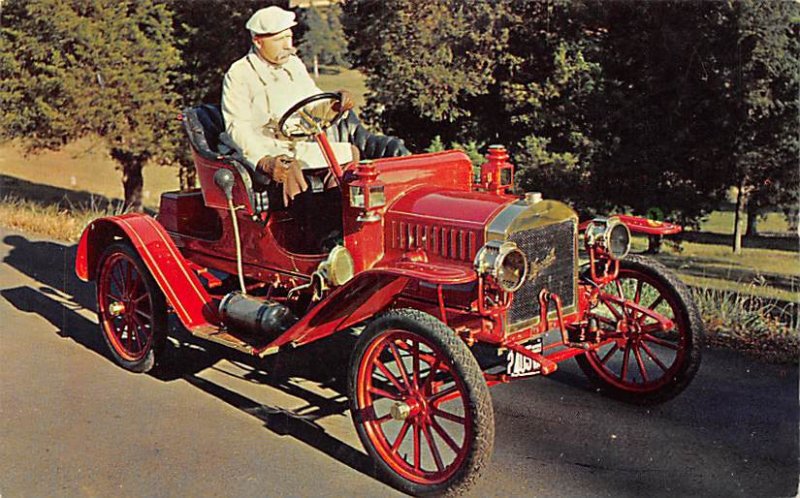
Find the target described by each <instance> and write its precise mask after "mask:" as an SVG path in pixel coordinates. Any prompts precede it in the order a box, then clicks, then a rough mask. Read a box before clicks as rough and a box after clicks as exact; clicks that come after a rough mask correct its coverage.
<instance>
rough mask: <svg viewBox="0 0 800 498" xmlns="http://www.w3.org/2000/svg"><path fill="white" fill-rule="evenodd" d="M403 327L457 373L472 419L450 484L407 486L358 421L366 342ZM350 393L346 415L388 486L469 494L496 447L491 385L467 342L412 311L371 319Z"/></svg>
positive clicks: (418, 492)
mask: <svg viewBox="0 0 800 498" xmlns="http://www.w3.org/2000/svg"><path fill="white" fill-rule="evenodd" d="M391 329H402V330H404V331H407V332H412V333H414V334H417V335H419V336H422V337H424V338H425V339H426V340H428V341H430V342H431V343H432V344H434V345H435V346H437V347H438V348H439V349H440V351H441V352H442V353H443V354H444V355H446V356H447V359H448V360H449V361H450V362H451V364H452V365H453V368H454V370H455V371H456V373H457V374H458V375H459V376H460V377H461V379H462V380H463V382H464V385H465V387H466V391H467V395H468V398H469V399H468V400H466V401H467V406H468V409H469V410H470V414H471V416H472V420H473V421H474V427H473V433H472V436H473V437H472V440H471V441H470V442H469V444H470V446H471V451H470V453H469V454H468V455H467V457H466V458H465V460H464V462H463V464H462V467H461V468H460V469H459V470H458V471H456V473H455V474H453V476H451V477H450V478H449V479H448V480H446V481H444V482H442V483H440V484H437V485H423V484H418V483H414V482H411V481H409V480H407V479H405V478H403V477H402V476H400V475H399V474H397V473H396V472H395V471H394V470H393V469H392V468H391V467H390V466H389V465H388V464H387V463H386V462H385V461H384V460H383V459H382V458H381V457H380V456H379V454H378V452H377V451H376V449H375V448H374V447H373V445H372V441H371V440H370V438H369V436H368V435H367V433H366V431H365V429H364V427H363V425H362V423H361V421H360V419H359V409H358V406H357V400H356V391H357V386H356V382H357V377H358V371H359V365H360V363H361V360H362V358H363V356H364V354H365V351H366V350H367V347H368V346H369V345H370V343H371V342H372V341H373V340H374V339H375V338H376V337H377V336H379V335H380V334H381V333H382V332H384V331H386V330H391ZM348 390H349V397H350V411H351V413H352V415H353V423H354V424H355V427H356V431H357V432H358V437H359V439H360V440H361V443H362V444H363V446H364V448H366V450H367V452H368V453H369V455H370V457H372V459H373V461H374V462H375V465H376V466H377V469H378V470H379V472H380V473H381V475H382V476H383V477H384V478H385V479H386V481H387V482H389V483H390V484H391V485H392V486H394V487H395V488H397V489H399V490H400V491H402V492H404V493H407V494H410V495H413V496H430V495H448V496H455V495H460V494H463V493H464V492H465V491H467V490H468V489H469V488H470V487H472V485H473V484H474V483H475V482H476V481H477V480H478V478H479V477H480V473H481V472H482V470H483V468H484V467H485V466H486V464H487V462H488V461H489V459H490V458H491V455H492V451H493V447H494V411H493V408H492V399H491V395H490V394H489V387H488V386H487V385H486V382H485V381H484V378H483V372H482V371H481V368H480V366H479V365H478V362H477V360H476V359H475V357H474V356H473V355H472V353H471V352H470V350H469V348H467V346H466V344H464V342H463V341H462V340H461V339H460V338H459V337H458V336H457V335H456V334H455V332H453V330H452V329H450V328H449V327H447V325H445V324H444V323H442V322H441V321H439V320H438V319H436V318H434V317H433V316H431V315H429V314H427V313H424V312H421V311H418V310H415V309H396V310H391V311H388V312H386V313H384V314H382V315H380V316H379V317H378V318H376V319H375V320H373V321H372V322H371V323H370V324H369V325H368V326H367V327H366V329H365V330H364V331H363V332H362V333H361V335H360V336H359V338H358V341H357V342H356V346H355V348H354V350H353V354H352V356H351V360H350V368H349V376H348Z"/></svg>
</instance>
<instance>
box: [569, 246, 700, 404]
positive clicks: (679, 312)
mask: <svg viewBox="0 0 800 498" xmlns="http://www.w3.org/2000/svg"><path fill="white" fill-rule="evenodd" d="M623 270H632V271H636V272H640V273H643V274H645V275H647V276H649V277H650V278H652V279H654V280H656V281H657V282H659V284H660V285H662V286H663V287H664V288H665V289H666V290H667V291H669V292H670V293H671V294H672V295H673V296H674V297H675V299H676V303H675V304H676V305H677V309H675V310H673V311H674V312H675V318H676V321H679V322H681V323H682V324H683V325H684V326H685V327H686V331H687V351H686V354H685V356H684V359H683V362H682V364H681V365H679V366H678V369H677V371H676V372H675V374H674V375H673V379H672V382H670V383H668V384H666V385H664V386H662V387H660V388H658V389H655V390H653V391H650V392H647V393H636V392H631V391H627V390H625V389H622V388H620V387H618V386H615V385H613V384H611V383H609V382H607V381H606V380H605V379H604V378H603V377H602V376H600V375H599V374H598V371H597V370H596V367H595V364H593V363H592V362H591V361H590V360H589V359H588V358H587V357H586V355H580V356H576V357H575V360H576V361H577V362H578V365H579V366H580V368H581V370H583V373H584V374H585V375H586V377H588V378H589V380H590V381H592V383H594V384H595V385H597V386H598V387H599V388H600V390H601V392H602V393H604V394H606V395H608V396H609V397H612V398H614V399H617V400H620V401H624V402H626V403H631V404H636V405H655V404H659V403H664V402H665V401H669V400H670V399H672V398H674V397H675V396H677V395H678V394H680V393H681V392H683V390H684V389H686V388H687V387H688V386H689V384H690V383H691V382H692V379H694V376H695V375H696V374H697V371H698V369H699V368H700V363H701V357H702V350H703V345H704V344H705V331H704V327H703V320H702V319H701V317H700V312H699V311H698V309H697V305H696V304H695V302H694V299H692V296H691V293H690V291H689V289H688V287H686V284H684V283H683V282H681V281H680V280H679V279H678V278H677V277H676V276H675V274H674V273H672V272H671V271H670V270H669V269H668V268H667V267H666V266H664V265H662V264H661V263H659V262H658V261H655V260H653V259H650V258H648V257H645V256H641V255H635V254H634V255H629V256H627V257H626V258H625V259H623V260H622V261H620V271H623ZM587 354H588V353H587Z"/></svg>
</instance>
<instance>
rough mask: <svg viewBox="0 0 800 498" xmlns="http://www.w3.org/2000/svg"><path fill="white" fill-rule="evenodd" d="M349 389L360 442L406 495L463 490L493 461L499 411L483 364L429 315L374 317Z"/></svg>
mask: <svg viewBox="0 0 800 498" xmlns="http://www.w3.org/2000/svg"><path fill="white" fill-rule="evenodd" d="M349 389H350V404H351V410H352V414H353V421H354V423H355V426H356V430H357V432H358V436H359V438H360V439H361V442H362V444H363V445H364V447H365V448H366V450H367V451H368V452H369V454H370V456H372V458H373V459H374V460H375V462H376V464H377V467H378V469H379V470H380V471H381V473H382V474H383V475H384V476H385V477H386V479H387V480H388V481H389V482H391V483H392V484H393V485H394V486H396V487H397V488H398V489H400V490H402V491H403V492H406V493H409V494H412V495H429V494H458V493H461V492H463V491H465V490H466V489H468V488H469V487H470V486H471V485H472V483H473V482H474V481H475V480H476V479H477V478H478V476H479V474H480V472H481V470H482V468H483V467H484V465H485V464H486V462H488V460H489V457H490V456H491V453H492V446H493V444H494V413H493V411H492V403H491V397H490V396H489V389H488V387H487V386H486V382H484V379H483V375H482V372H481V369H480V366H479V365H478V362H477V361H476V360H475V357H474V356H473V355H472V353H471V352H470V351H469V349H468V348H467V346H466V345H465V344H464V343H463V342H462V341H461V339H459V338H458V336H456V335H455V333H453V331H452V330H450V329H449V328H448V327H447V326H446V325H445V324H443V323H442V322H440V321H439V320H437V319H436V318H434V317H432V316H430V315H428V314H426V313H422V312H420V311H416V310H410V309H401V310H393V311H389V312H387V313H385V314H384V315H381V316H380V317H378V318H377V319H375V320H374V321H373V322H372V323H371V324H370V325H369V326H368V327H367V328H366V330H365V331H364V332H363V333H362V334H361V337H359V340H358V343H357V344H356V347H355V350H354V353H353V357H352V360H351V363H350V379H349Z"/></svg>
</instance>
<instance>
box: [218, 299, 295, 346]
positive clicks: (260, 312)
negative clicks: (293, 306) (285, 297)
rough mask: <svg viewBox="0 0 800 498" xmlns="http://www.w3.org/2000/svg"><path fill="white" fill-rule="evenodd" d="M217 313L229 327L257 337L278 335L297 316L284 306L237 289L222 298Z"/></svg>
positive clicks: (292, 322) (293, 322) (286, 328)
mask: <svg viewBox="0 0 800 498" xmlns="http://www.w3.org/2000/svg"><path fill="white" fill-rule="evenodd" d="M219 314H220V316H221V317H222V322H223V323H224V324H225V326H227V327H228V328H229V329H231V330H235V331H237V332H241V333H244V334H247V335H249V336H257V337H275V336H278V335H279V334H282V333H283V332H285V331H286V330H288V329H289V327H291V326H292V325H294V324H295V323H296V322H297V317H296V316H294V313H292V311H291V310H290V309H289V308H287V307H286V306H284V305H282V304H280V303H276V302H274V301H263V300H260V299H257V298H255V297H252V296H246V295H243V294H242V293H241V292H238V291H237V292H231V293H229V294H227V295H226V296H225V297H224V298H222V301H220V303H219Z"/></svg>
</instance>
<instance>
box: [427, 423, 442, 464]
mask: <svg viewBox="0 0 800 498" xmlns="http://www.w3.org/2000/svg"><path fill="white" fill-rule="evenodd" d="M424 434H425V440H426V441H428V449H429V450H431V455H433V461H434V462H435V463H436V469H437V470H438V471H439V472H441V471H443V470H444V464H443V463H442V455H440V454H439V448H438V447H437V446H436V441H434V440H433V434H431V428H430V427H429V426H427V425H426V426H425V431H424Z"/></svg>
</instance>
